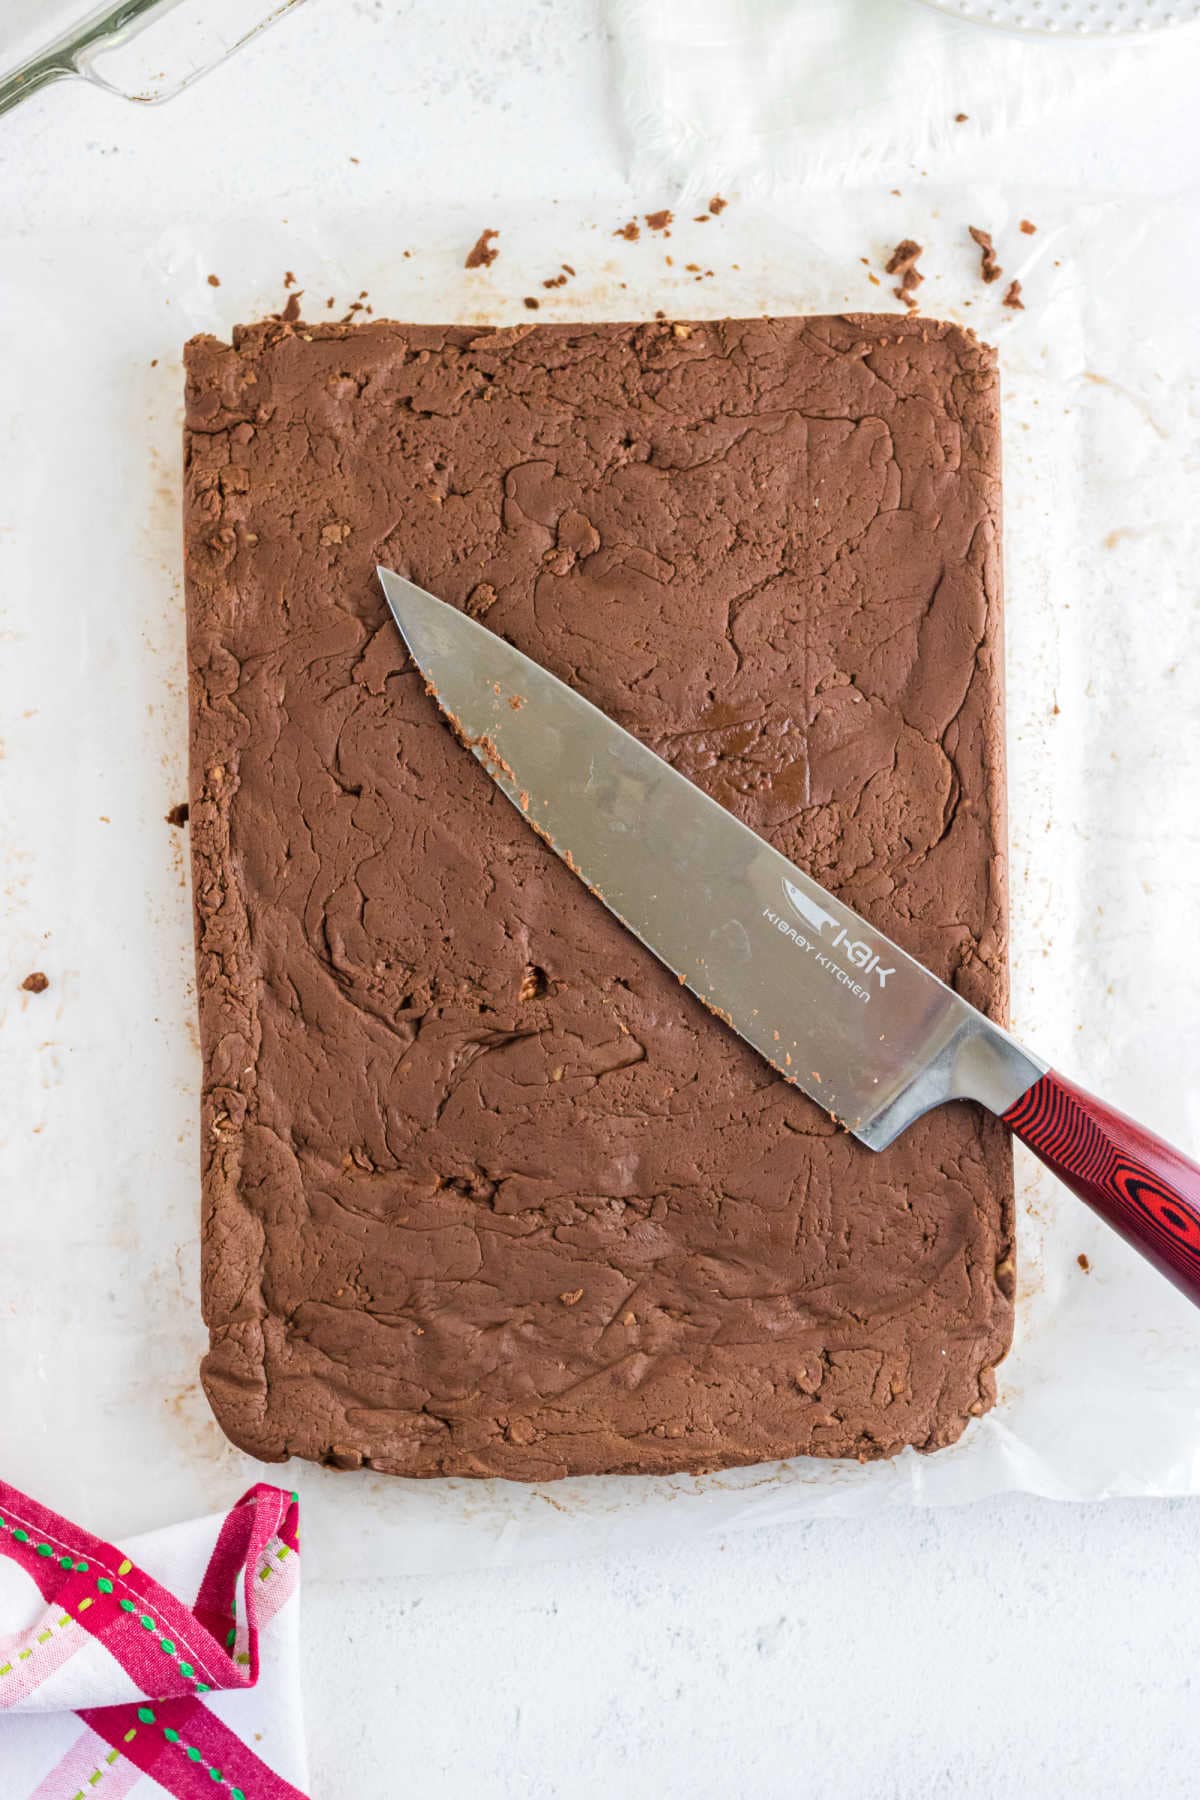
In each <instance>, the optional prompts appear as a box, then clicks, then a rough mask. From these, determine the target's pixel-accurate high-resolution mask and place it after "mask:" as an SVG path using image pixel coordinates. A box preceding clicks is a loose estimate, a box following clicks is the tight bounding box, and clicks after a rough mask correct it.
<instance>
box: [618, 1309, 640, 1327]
mask: <svg viewBox="0 0 1200 1800" xmlns="http://www.w3.org/2000/svg"><path fill="white" fill-rule="evenodd" d="M621 1323H622V1325H636V1324H637V1314H636V1313H631V1312H627V1313H622V1315H621Z"/></svg>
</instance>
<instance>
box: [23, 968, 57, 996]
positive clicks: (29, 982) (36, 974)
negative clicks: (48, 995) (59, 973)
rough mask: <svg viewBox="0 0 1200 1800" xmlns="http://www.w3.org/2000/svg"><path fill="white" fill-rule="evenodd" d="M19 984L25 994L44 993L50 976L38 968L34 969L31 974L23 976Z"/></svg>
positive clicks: (48, 984)
mask: <svg viewBox="0 0 1200 1800" xmlns="http://www.w3.org/2000/svg"><path fill="white" fill-rule="evenodd" d="M21 986H22V987H23V988H24V990H25V992H26V993H27V994H44V993H45V991H46V989H47V988H48V987H49V986H50V977H49V976H48V975H43V974H42V971H41V970H40V969H35V970H34V971H33V974H32V975H27V976H26V977H25V979H24V981H23V982H22V983H21Z"/></svg>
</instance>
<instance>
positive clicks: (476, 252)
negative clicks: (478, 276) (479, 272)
mask: <svg viewBox="0 0 1200 1800" xmlns="http://www.w3.org/2000/svg"><path fill="white" fill-rule="evenodd" d="M499 236H500V233H499V232H498V231H493V230H492V229H491V228H490V227H489V228H488V230H487V231H481V232H480V234H479V236H478V237H477V238H476V239H475V242H474V244H473V245H472V246H471V248H470V250H468V252H467V260H466V262H465V263H464V264H463V268H464V269H490V268H491V266H492V264H493V263H494V262H495V260H496V258H497V257H498V256H499V254H500V252H499V251H498V250H497V249H495V248H494V247H493V245H492V239H493V238H498V237H499Z"/></svg>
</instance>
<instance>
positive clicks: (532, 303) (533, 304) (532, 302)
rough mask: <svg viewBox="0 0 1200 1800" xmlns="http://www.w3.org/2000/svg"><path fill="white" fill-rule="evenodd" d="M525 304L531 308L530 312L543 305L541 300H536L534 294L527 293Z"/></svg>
mask: <svg viewBox="0 0 1200 1800" xmlns="http://www.w3.org/2000/svg"><path fill="white" fill-rule="evenodd" d="M525 304H526V306H527V307H528V308H529V310H530V312H536V311H537V309H538V307H539V306H540V305H541V301H540V300H535V299H534V297H533V295H532V294H526V296H525Z"/></svg>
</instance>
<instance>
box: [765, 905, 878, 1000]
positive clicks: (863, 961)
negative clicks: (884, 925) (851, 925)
mask: <svg viewBox="0 0 1200 1800" xmlns="http://www.w3.org/2000/svg"><path fill="white" fill-rule="evenodd" d="M783 891H784V893H785V894H786V895H787V897H788V903H789V905H790V906H791V907H792V909H793V910H794V911H795V912H797V913H798V914H799V915H800V917H801V918H802V919H803V920H804V923H805V924H806V925H810V926H811V927H812V929H813V930H814V931H819V932H820V933H821V934H822V943H823V944H824V945H826V946H827V947H828V948H829V949H830V950H840V952H841V954H842V956H843V957H844V958H845V960H846V961H847V962H848V963H852V964H853V966H854V967H855V968H856V969H861V970H862V971H863V973H864V974H866V975H874V977H875V979H876V981H878V983H879V985H880V987H881V988H884V987H886V986H887V978H888V976H889V975H894V974H895V973H896V971H895V969H884V968H881V967H880V963H879V952H878V951H877V950H876V949H875V947H874V945H872V944H870V943H868V941H867V939H866V938H852V937H851V936H850V933H849V932H848V931H847V930H846V927H845V926H844V925H839V924H838V922H837V918H836V915H835V914H833V913H831V912H826V910H825V908H824V907H823V906H819V905H818V904H817V902H816V901H815V900H810V899H809V897H808V895H807V894H805V893H803V892H802V891H801V890H800V889H799V888H798V887H797V886H796V884H795V882H794V881H788V880H787V879H786V877H785V878H784V883H783ZM827 925H832V926H833V927H835V935H834V936H833V937H832V938H828V937H825V935H824V933H825V927H826V926H827Z"/></svg>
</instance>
